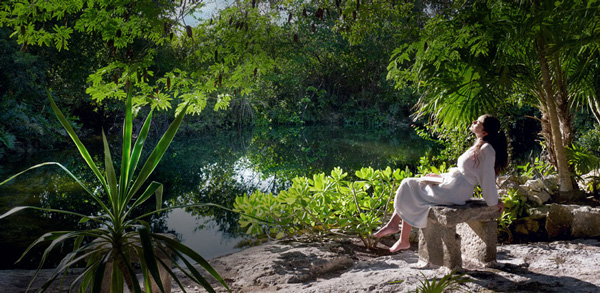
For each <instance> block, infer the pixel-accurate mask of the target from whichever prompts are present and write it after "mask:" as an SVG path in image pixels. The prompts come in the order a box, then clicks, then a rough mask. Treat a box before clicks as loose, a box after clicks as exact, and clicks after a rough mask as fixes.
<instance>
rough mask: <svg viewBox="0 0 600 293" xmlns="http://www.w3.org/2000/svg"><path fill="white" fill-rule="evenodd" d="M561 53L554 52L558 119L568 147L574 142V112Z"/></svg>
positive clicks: (553, 63) (564, 142)
mask: <svg viewBox="0 0 600 293" xmlns="http://www.w3.org/2000/svg"><path fill="white" fill-rule="evenodd" d="M558 54H559V53H558V52H557V53H554V56H553V62H552V65H553V68H554V73H555V83H556V88H557V90H556V106H557V109H556V110H557V114H558V121H559V122H560V131H561V134H562V139H563V146H565V147H568V146H570V145H571V144H572V143H573V137H574V134H575V131H574V129H573V114H572V113H571V110H570V107H569V99H568V92H567V82H566V80H565V78H564V76H565V75H564V73H563V70H562V67H561V64H560V58H559V55H558Z"/></svg>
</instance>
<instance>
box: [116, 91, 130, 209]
mask: <svg viewBox="0 0 600 293" xmlns="http://www.w3.org/2000/svg"><path fill="white" fill-rule="evenodd" d="M127 82H129V80H127ZM126 100H127V101H126V106H125V121H124V122H123V150H122V153H121V180H120V191H121V192H120V193H119V194H120V196H123V197H125V196H126V192H127V185H128V183H129V171H130V168H129V164H130V161H129V160H130V158H131V157H130V156H131V136H132V132H133V114H132V108H133V106H132V101H131V89H129V90H128V91H127V99H126Z"/></svg>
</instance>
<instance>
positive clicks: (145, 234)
mask: <svg viewBox="0 0 600 293" xmlns="http://www.w3.org/2000/svg"><path fill="white" fill-rule="evenodd" d="M138 232H139V235H140V242H141V243H142V250H143V255H141V256H143V258H144V262H145V263H146V268H147V269H148V271H149V272H150V274H151V275H152V277H153V278H154V282H156V285H157V286H158V288H160V290H161V291H163V292H164V291H165V289H164V288H163V285H162V282H161V280H160V273H159V270H158V264H157V263H156V255H155V254H154V247H153V245H152V238H151V237H150V226H149V225H148V223H144V224H143V225H142V226H141V227H140V228H139V229H138ZM140 259H141V257H140Z"/></svg>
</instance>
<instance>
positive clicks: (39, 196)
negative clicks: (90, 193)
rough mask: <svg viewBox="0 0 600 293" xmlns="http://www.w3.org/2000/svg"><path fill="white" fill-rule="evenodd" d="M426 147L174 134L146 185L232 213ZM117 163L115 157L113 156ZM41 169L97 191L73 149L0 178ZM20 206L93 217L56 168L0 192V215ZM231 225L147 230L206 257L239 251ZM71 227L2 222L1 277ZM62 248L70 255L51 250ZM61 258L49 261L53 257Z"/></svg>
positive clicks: (257, 133) (392, 135)
mask: <svg viewBox="0 0 600 293" xmlns="http://www.w3.org/2000/svg"><path fill="white" fill-rule="evenodd" d="M87 145H88V147H89V148H90V152H91V153H92V156H94V157H95V158H96V161H97V162H98V163H99V165H102V163H101V162H103V155H102V150H101V148H100V147H101V144H99V143H98V142H97V141H96V142H89V143H87ZM119 146H120V141H118V140H115V142H114V143H112V144H111V147H112V149H113V150H118V149H119ZM434 148H435V146H434V145H432V144H431V143H429V142H427V141H423V140H422V139H420V138H419V137H418V136H417V135H416V134H415V133H414V131H413V130H412V129H411V128H409V127H406V128H397V129H362V128H356V127H352V128H350V127H323V126H311V127H303V128H297V127H277V128H271V129H263V130H258V129H249V130H244V131H239V130H231V131H219V132H218V133H212V134H204V135H198V136H189V135H187V136H184V135H181V136H178V137H176V139H175V141H174V142H173V143H172V144H171V146H170V149H169V150H168V151H167V153H166V154H165V157H163V160H162V161H161V163H160V164H159V165H158V167H157V169H156V170H155V172H154V174H153V177H152V180H155V181H158V182H161V183H163V184H164V195H163V197H164V198H163V200H164V201H165V202H164V206H177V205H187V204H197V203H217V204H220V205H223V206H226V207H230V208H231V207H232V206H233V202H234V200H235V197H236V196H238V195H243V194H249V193H252V192H254V191H255V190H261V191H263V192H273V193H277V192H278V191H280V190H282V189H285V188H286V187H287V186H288V184H289V182H290V181H291V180H290V179H291V178H293V177H294V176H312V174H315V173H319V172H325V173H329V172H330V171H331V170H332V169H333V168H334V167H337V166H339V167H342V169H344V170H345V171H347V172H348V173H349V174H352V173H354V172H353V171H354V170H357V169H360V168H361V167H365V166H372V167H373V168H385V167H387V166H391V167H392V168H404V167H405V166H409V168H411V169H413V170H414V168H415V166H416V164H417V163H418V161H419V157H420V156H423V155H424V154H426V153H427V152H430V151H432V150H433V149H434ZM115 157H118V154H114V153H113V158H115ZM5 159H6V158H5ZM44 161H57V162H60V163H61V164H63V165H65V166H66V167H67V168H68V169H69V170H71V172H73V173H74V174H76V176H77V177H79V178H80V179H81V180H82V181H83V182H84V183H86V184H87V185H88V186H92V187H93V186H96V185H97V183H96V181H95V180H94V175H93V174H92V173H91V172H89V171H88V169H87V166H86V165H85V163H83V160H82V159H81V158H80V157H79V154H78V153H77V152H76V151H74V150H71V149H70V150H62V151H53V152H45V153H38V154H35V155H31V156H28V157H26V158H20V159H19V160H15V161H6V162H2V164H1V166H0V180H4V179H6V178H7V177H9V176H10V175H11V174H14V173H16V172H18V171H20V170H23V169H24V168H26V167H28V166H32V165H35V164H38V163H40V162H44ZM115 164H116V163H115ZM116 166H118V164H116ZM154 204H155V203H154V202H149V203H148V206H147V207H145V208H146V209H147V210H150V209H152V207H153V206H154ZM20 205H33V206H42V207H52V208H60V209H69V210H73V211H77V212H81V213H84V214H86V213H87V214H93V213H94V210H93V205H91V204H90V202H89V201H87V197H86V196H85V193H83V192H82V190H81V187H79V186H78V185H77V184H76V183H75V182H74V181H73V180H72V178H70V177H69V176H67V175H66V174H65V173H64V172H63V171H62V170H60V169H58V168H56V167H43V168H40V169H36V170H34V171H31V172H29V173H26V175H24V176H20V177H18V178H17V179H15V180H13V181H12V182H10V183H7V184H5V185H4V186H0V213H4V212H6V211H7V210H9V209H10V208H12V207H15V206H20ZM237 219H238V216H237V215H236V214H235V213H231V212H227V211H223V210H220V209H216V208H206V207H204V208H185V209H184V208H179V209H174V210H172V211H170V212H168V213H164V214H161V215H159V216H156V217H153V218H152V219H151V223H152V228H153V229H154V231H155V232H167V233H174V234H176V235H177V236H178V237H179V239H180V240H181V241H182V242H183V243H184V244H186V245H188V246H189V247H191V248H193V249H194V250H196V251H197V252H198V253H199V254H200V255H202V256H203V257H205V258H208V259H210V258H214V257H217V256H220V255H225V254H228V253H231V252H234V251H237V250H239V249H240V248H237V247H236V244H238V242H239V241H240V240H242V239H243V238H244V233H243V231H240V229H239V227H238V224H237ZM77 225H78V224H77V222H76V220H75V219H73V218H72V217H69V216H64V215H57V214H49V213H43V212H37V211H32V210H27V211H23V212H20V213H18V214H15V215H12V216H10V217H8V218H7V219H4V220H0V254H2V256H1V257H0V269H8V268H32V267H34V265H35V264H36V263H37V262H38V261H39V258H40V253H41V250H34V251H32V253H31V254H30V255H29V257H28V258H26V259H24V260H23V261H22V262H21V263H19V264H17V265H13V263H14V261H15V260H16V259H17V258H18V256H19V255H20V254H21V253H22V251H24V249H25V248H26V247H27V245H29V244H30V243H31V242H32V241H33V240H34V239H36V238H37V237H39V236H40V235H42V234H43V233H45V232H47V231H55V230H72V229H77ZM42 247H43V246H42ZM61 249H62V250H63V251H67V250H68V249H69V248H68V247H63V248H59V249H57V251H59V250H61ZM59 255H60V253H56V257H58V256H59ZM52 261H55V260H50V262H52ZM50 265H52V264H51V263H50Z"/></svg>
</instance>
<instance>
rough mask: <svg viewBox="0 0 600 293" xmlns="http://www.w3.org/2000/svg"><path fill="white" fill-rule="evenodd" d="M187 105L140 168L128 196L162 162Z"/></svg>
mask: <svg viewBox="0 0 600 293" xmlns="http://www.w3.org/2000/svg"><path fill="white" fill-rule="evenodd" d="M187 107H188V105H186V106H185V108H184V111H182V112H181V113H179V115H177V116H176V117H175V120H174V121H173V122H172V123H171V125H170V126H169V128H168V129H167V131H166V132H165V133H164V134H163V137H162V138H161V139H160V140H159V141H158V144H157V145H156V147H155V148H154V150H153V151H152V153H151V154H150V156H149V157H148V159H147V160H146V163H145V164H144V166H143V167H142V169H141V170H140V174H138V177H137V178H136V179H135V181H134V183H133V187H132V188H131V190H129V193H128V196H132V195H134V194H135V193H136V192H137V191H138V189H140V187H141V186H142V185H143V184H144V182H146V180H147V179H148V177H149V176H150V174H152V172H153V171H154V168H156V165H158V163H159V162H160V159H161V158H162V156H163V155H164V154H165V152H166V151H167V148H168V147H169V144H171V141H173V137H174V136H175V133H177V130H178V129H179V126H180V125H181V122H182V121H183V117H184V116H185V109H187Z"/></svg>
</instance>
